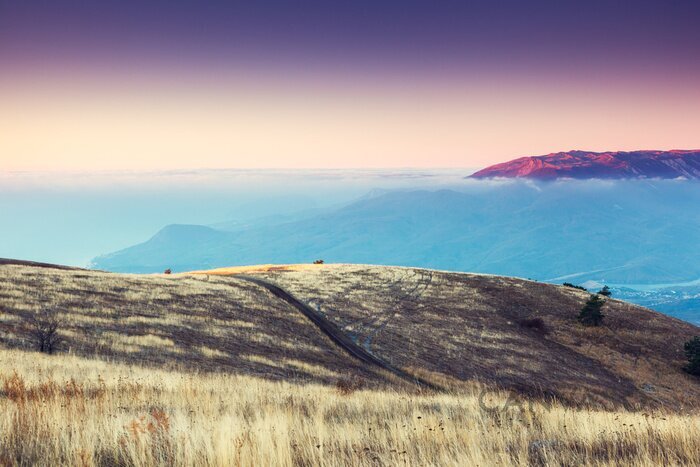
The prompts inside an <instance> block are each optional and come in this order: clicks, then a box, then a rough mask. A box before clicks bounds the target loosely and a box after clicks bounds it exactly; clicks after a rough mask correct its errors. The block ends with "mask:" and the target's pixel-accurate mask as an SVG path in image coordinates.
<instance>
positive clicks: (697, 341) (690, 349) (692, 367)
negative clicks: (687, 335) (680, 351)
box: [684, 336, 700, 376]
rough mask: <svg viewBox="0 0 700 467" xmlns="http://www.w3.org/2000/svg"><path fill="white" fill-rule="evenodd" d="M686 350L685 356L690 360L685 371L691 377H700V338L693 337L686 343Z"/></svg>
mask: <svg viewBox="0 0 700 467" xmlns="http://www.w3.org/2000/svg"><path fill="white" fill-rule="evenodd" d="M684 348H685V356H686V357H687V358H688V364H687V365H686V366H685V371H687V372H688V373H690V374H691V375H695V376H700V337H698V336H695V337H693V338H692V339H691V340H689V341H688V342H686V343H685V346H684Z"/></svg>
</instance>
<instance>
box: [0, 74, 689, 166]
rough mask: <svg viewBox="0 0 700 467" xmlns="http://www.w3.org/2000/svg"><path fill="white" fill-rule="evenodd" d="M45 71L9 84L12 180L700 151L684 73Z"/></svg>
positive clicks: (3, 131)
mask: <svg viewBox="0 0 700 467" xmlns="http://www.w3.org/2000/svg"><path fill="white" fill-rule="evenodd" d="M41 70H42V69H41V68H36V69H34V68H28V69H24V70H23V69H21V68H20V67H18V68H17V69H15V70H14V72H13V73H6V74H5V75H4V76H3V77H2V78H0V102H2V106H0V135H2V138H0V154H1V155H2V156H1V157H0V170H121V169H130V170H153V169H188V168H203V167H208V168H293V169H294V168H392V167H397V168H398V167H416V168H426V167H459V168H463V167H483V166H486V165H490V164H494V163H498V162H503V161H506V160H510V159H513V158H516V157H520V156H526V155H540V154H547V153H551V152H556V151H562V150H570V149H583V150H592V151H606V150H637V149H660V150H664V149H685V148H696V147H700V133H698V132H697V128H700V113H698V112H697V109H698V108H700V90H699V89H698V87H697V86H694V85H693V81H692V80H690V79H687V80H684V79H683V77H677V78H676V79H674V78H669V77H666V79H665V81H661V78H659V77H655V76H650V77H648V78H647V79H639V80H635V81H626V80H625V79H623V77H619V79H610V80H607V81H605V80H598V81H593V80H590V79H583V78H582V79H577V78H575V77H571V76H566V74H564V73H563V74H559V75H557V74H556V73H552V74H550V75H549V76H546V75H544V76H543V75H542V74H532V75H529V74H523V73H521V74H517V76H509V75H508V74H496V73H481V74H475V73H472V74H469V73H466V72H454V73H450V74H443V75H440V76H430V75H429V74H426V75H424V76H419V75H416V76H404V77H401V76H396V75H390V74H387V75H381V74H380V73H376V74H366V75H353V74H347V73H346V74H343V73H337V74H333V73H330V72H329V73H326V74H323V73H318V72H315V71H311V72H309V73H296V74H291V73H290V74H287V75H282V74H275V73H271V72H270V71H269V70H263V71H260V72H259V73H257V74H256V73H255V72H254V71H250V70H248V71H247V72H246V73H237V74H236V73H230V72H226V73H218V74H217V73H211V74H208V75H207V74H204V73H199V74H198V73H196V72H193V73H187V72H183V73H181V74H179V75H176V76H173V75H172V74H166V73H165V71H163V70H151V72H149V70H141V72H140V73H131V74H129V73H123V72H114V70H109V69H105V70H102V71H100V70H99V69H92V70H90V69H87V70H81V69H73V70H69V71H61V72H57V71H56V70H48V71H47V70H44V71H45V73H40V71H41ZM169 71H170V72H172V71H173V70H169ZM589 78H590V76H589Z"/></svg>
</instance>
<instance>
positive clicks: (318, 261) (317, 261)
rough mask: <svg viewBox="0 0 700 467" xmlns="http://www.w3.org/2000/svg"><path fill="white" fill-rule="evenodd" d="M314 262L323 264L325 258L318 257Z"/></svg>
mask: <svg viewBox="0 0 700 467" xmlns="http://www.w3.org/2000/svg"><path fill="white" fill-rule="evenodd" d="M314 264H323V260H322V259H317V260H316V261H314Z"/></svg>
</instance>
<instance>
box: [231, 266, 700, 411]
mask: <svg viewBox="0 0 700 467" xmlns="http://www.w3.org/2000/svg"><path fill="white" fill-rule="evenodd" d="M224 272H225V270H224ZM259 274H260V275H262V276H264V277H266V278H267V279H268V280H270V281H273V282H274V283H276V284H278V285H280V286H281V287H283V288H284V289H285V290H288V291H290V292H291V293H293V294H294V295H295V296H296V297H298V298H300V299H302V300H305V301H306V302H307V303H309V304H311V305H312V306H313V307H315V308H316V309H317V310H318V311H319V312H321V313H323V314H324V315H325V316H326V317H327V318H328V319H330V320H332V321H333V322H335V323H336V324H337V325H338V326H340V327H341V328H342V329H344V330H345V331H346V332H347V333H348V334H350V335H351V336H353V337H354V338H355V339H356V341H357V342H358V343H360V344H361V345H363V346H365V348H367V349H368V350H370V351H372V352H374V353H376V354H377V355H381V356H382V357H383V358H385V359H386V360H388V361H389V362H391V363H393V364H394V365H396V366H398V367H400V368H404V369H406V370H407V371H410V372H413V373H414V374H418V375H421V376H423V377H425V378H426V379H428V380H431V381H441V382H444V384H445V385H449V384H452V383H456V382H464V381H481V382H486V383H489V384H495V385H498V386H500V387H505V388H509V389H513V390H514V391H516V392H518V393H527V394H530V395H533V396H545V397H547V396H554V397H556V398H560V399H566V400H568V401H570V402H573V403H601V404H613V405H617V404H621V405H626V406H629V407H634V406H636V405H641V406H646V405H657V404H658V405H668V406H676V407H680V406H683V405H693V404H696V403H697V400H700V399H698V398H699V397H700V384H698V381H697V380H694V379H693V378H691V377H689V376H688V375H687V374H685V373H684V372H683V371H682V370H681V367H682V364H683V363H684V357H683V352H682V343H683V342H685V341H686V340H687V339H689V338H690V337H692V336H693V335H697V334H699V333H700V329H699V328H698V327H696V326H693V325H691V324H688V323H685V322H682V321H679V320H676V319H673V318H669V317H667V316H665V315H662V314H660V313H656V312H652V311H650V310H646V309H643V308H640V307H637V306H634V305H631V304H628V303H625V302H620V301H617V300H610V301H609V302H608V303H607V304H606V306H605V313H606V315H607V318H606V321H605V325H604V326H603V327H601V328H594V329H591V328H584V327H582V326H580V325H579V324H578V323H577V321H576V320H575V317H576V315H577V313H578V311H579V310H580V308H581V306H582V305H583V303H584V302H585V300H586V299H587V297H588V294H587V293H585V292H581V291H579V290H576V289H571V288H567V287H562V286H553V285H547V284H541V283H537V282H531V281H524V280H520V279H515V278H506V277H498V276H485V275H474V274H456V273H444V272H434V271H428V270H421V269H411V268H384V267H368V266H354V265H348V266H342V265H326V266H324V267H318V268H315V269H309V268H305V269H303V270H301V271H294V270H292V271H285V270H284V269H276V270H273V271H270V272H267V273H259ZM536 319H541V320H542V322H543V325H544V329H540V328H539V327H538V325H537V324H535V325H533V324H532V323H533V320H536ZM533 326H534V327H533Z"/></svg>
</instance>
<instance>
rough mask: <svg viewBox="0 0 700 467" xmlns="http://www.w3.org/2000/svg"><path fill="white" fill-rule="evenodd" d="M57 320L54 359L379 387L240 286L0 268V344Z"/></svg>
mask: <svg viewBox="0 0 700 467" xmlns="http://www.w3.org/2000/svg"><path fill="white" fill-rule="evenodd" d="M47 308H49V309H56V310H60V311H61V312H62V316H63V317H62V322H63V324H62V326H61V333H62V334H63V336H64V342H63V344H62V346H61V347H62V349H61V351H62V352H65V351H70V352H72V353H74V354H77V355H82V356H87V357H90V356H95V355H97V356H100V357H101V358H107V359H110V360H115V361H118V362H123V363H128V364H132V363H135V364H139V365H145V366H154V367H158V368H161V369H177V370H186V371H197V372H210V373H216V372H224V373H236V374H242V375H252V376H256V377H263V378H266V379H273V380H295V379H299V380H302V381H306V382H316V383H322V384H334V383H335V382H336V381H337V380H338V378H341V377H353V378H361V379H364V380H367V381H369V382H373V381H374V382H377V383H380V382H382V381H383V376H382V375H379V374H376V373H375V371H374V369H372V368H367V367H366V366H364V365H362V364H361V363H360V362H357V361H356V360H355V359H353V358H351V357H349V356H348V355H346V354H345V353H344V352H342V351H341V350H339V349H338V348H336V347H335V346H333V345H332V344H331V343H330V341H329V340H328V338H327V337H325V336H324V335H323V334H322V333H320V332H318V330H317V329H316V328H315V327H314V326H312V325H311V324H310V323H309V322H308V320H306V319H305V318H304V317H303V316H300V315H299V313H298V312H297V311H296V310H294V309H293V308H292V307H290V306H289V305H288V304H286V303H285V302H282V301H279V300H277V299H275V297H273V296H272V295H271V294H270V293H269V292H267V291H266V290H265V289H263V288H261V287H259V286H256V285H254V284H250V283H248V282H244V281H238V280H236V281H231V280H228V279H224V278H221V279H217V278H215V277H212V278H211V279H207V278H204V277H202V276H192V277H173V276H170V277H167V276H160V277H159V276H135V275H119V274H110V273H102V272H96V271H85V270H83V271H81V270H74V271H70V270H59V269H49V268H45V267H30V266H21V265H1V266H0V346H3V347H7V348H19V349H32V348H33V342H32V341H31V339H30V338H29V337H28V335H27V332H26V327H27V325H28V317H29V316H30V315H31V314H32V313H35V312H36V311H37V310H39V309H47Z"/></svg>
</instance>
